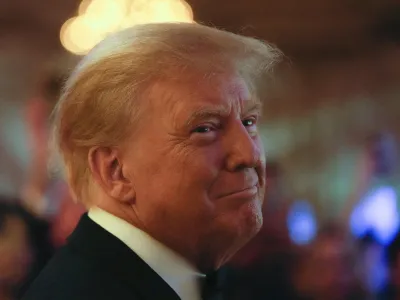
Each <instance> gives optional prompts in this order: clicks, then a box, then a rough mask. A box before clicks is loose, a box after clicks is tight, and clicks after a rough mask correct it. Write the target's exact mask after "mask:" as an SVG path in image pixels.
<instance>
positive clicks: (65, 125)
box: [52, 23, 283, 205]
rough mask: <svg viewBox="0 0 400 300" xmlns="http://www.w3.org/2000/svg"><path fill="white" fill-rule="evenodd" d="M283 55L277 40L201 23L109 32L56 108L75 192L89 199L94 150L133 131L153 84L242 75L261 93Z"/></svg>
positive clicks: (56, 130)
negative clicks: (275, 43)
mask: <svg viewBox="0 0 400 300" xmlns="http://www.w3.org/2000/svg"><path fill="white" fill-rule="evenodd" d="M282 58H283V56H282V54H281V52H280V51H279V50H278V49H277V48H275V47H274V46H271V45H269V44H266V43H263V42H260V41H258V40H256V39H253V38H248V37H243V36H239V35H236V34H233V33H229V32H226V31H222V30H218V29H215V28H211V27H207V26H203V25H199V24H189V23H166V24H145V25H138V26H135V27H131V28H128V29H125V30H123V31H120V32H118V33H115V34H112V35H111V36H109V37H108V38H106V39H105V40H104V41H102V42H101V43H100V44H99V45H97V46H96V47H95V48H94V49H93V50H92V51H91V52H90V53H89V54H88V55H87V56H86V57H84V58H83V60H82V61H81V62H80V63H79V64H78V66H77V67H76V69H75V70H74V72H73V73H72V74H71V76H70V78H69V79H68V80H67V82H66V85H65V87H64V89H63V91H62V94H61V97H60V100H59V102H58V104H57V105H56V108H55V110H54V112H53V135H52V145H53V147H54V150H55V153H56V155H57V154H59V155H60V158H61V161H62V164H63V166H64V169H65V171H66V175H67V180H68V182H69V185H70V188H71V190H72V192H73V195H74V198H75V199H79V201H81V202H83V203H84V204H86V205H89V203H87V201H88V199H89V198H90V197H89V195H88V194H90V193H89V190H90V187H91V184H92V183H91V174H90V170H89V167H88V152H89V149H91V148H93V147H118V146H119V145H121V143H122V142H123V141H124V140H125V139H126V138H127V137H130V136H132V134H133V133H134V130H135V128H137V126H136V125H137V121H138V119H139V118H140V115H141V114H142V113H143V111H144V108H145V106H146V105H145V104H146V102H148V101H149V93H150V92H151V88H152V86H153V85H154V84H155V83H157V82H160V81H177V82H182V80H183V81H186V82H188V80H191V79H194V78H196V80H210V78H212V77H213V75H216V74H226V73H228V74H238V75H239V76H240V77H242V78H243V79H244V80H245V82H246V84H247V85H248V87H249V89H250V91H251V92H252V93H253V94H256V95H257V96H258V97H259V98H262V96H261V95H260V92H261V90H262V89H264V88H265V85H266V84H267V83H268V82H270V81H271V79H272V78H273V70H274V69H275V67H276V66H277V65H278V63H279V62H281V61H283V60H282Z"/></svg>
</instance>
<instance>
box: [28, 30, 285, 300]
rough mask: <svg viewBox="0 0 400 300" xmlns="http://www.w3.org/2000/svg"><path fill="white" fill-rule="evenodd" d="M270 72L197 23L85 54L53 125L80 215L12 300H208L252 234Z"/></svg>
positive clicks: (257, 52)
mask: <svg viewBox="0 0 400 300" xmlns="http://www.w3.org/2000/svg"><path fill="white" fill-rule="evenodd" d="M280 62H282V54H281V52H280V51H279V50H278V49H276V48H275V47H273V46H271V45H268V44H265V43H262V42H260V41H257V40H255V39H252V38H247V37H242V36H239V35H235V34H232V33H228V32H224V31H220V30H217V29H214V28H210V27H206V26H202V25H199V24H183V23H175V24H173V23H170V24H146V25H140V26H135V27H132V28H129V29H126V30H124V31H121V32H119V33H115V34H112V35H110V36H109V37H108V38H106V39H105V40H104V41H103V42H101V43H100V44H99V45H98V46H97V47H95V48H94V49H93V50H92V51H91V52H90V53H89V54H88V55H87V56H86V57H85V58H84V59H83V60H82V62H81V63H80V64H79V65H78V66H77V68H76V69H75V71H74V72H73V73H72V75H71V77H70V79H69V80H68V82H67V84H66V88H65V90H64V93H63V95H62V97H61V100H60V101H59V103H58V105H57V107H56V111H55V119H54V121H55V123H54V125H55V127H54V137H55V143H56V145H57V146H58V149H59V150H60V154H61V157H62V159H63V162H64V165H65V168H66V174H67V178H68V182H69V184H70V187H71V189H72V191H73V192H74V193H73V194H74V198H75V199H76V200H77V201H79V202H80V203H83V204H84V205H85V206H86V207H87V208H88V210H89V212H88V214H84V215H83V217H82V218H81V220H80V222H79V224H78V226H77V228H76V229H75V230H74V232H73V233H72V236H71V237H70V238H69V240H68V243H67V244H66V246H64V247H62V249H61V250H60V251H59V252H58V254H56V255H55V256H54V257H53V259H52V260H51V262H50V263H49V264H48V266H47V267H46V268H45V270H44V271H43V272H42V274H41V275H40V276H39V277H38V278H37V279H36V281H35V282H34V283H33V285H32V286H31V288H30V290H29V291H28V293H27V294H26V295H25V296H24V298H23V299H24V300H37V299H41V300H46V299H47V300H50V299H51V300H52V299H57V300H63V299H65V300H67V299H68V300H70V299H76V300H79V299H82V300H83V299H84V300H90V299H96V300H102V299H104V300H105V299H107V300H109V299H110V298H115V299H132V300H133V299H168V300H179V299H181V300H198V299H203V300H206V299H207V300H208V299H219V296H220V286H219V285H218V274H216V272H217V270H218V269H220V268H221V266H222V265H224V264H225V263H226V262H227V261H228V260H229V259H230V258H231V257H232V256H233V255H234V253H236V252H237V251H238V250H239V249H240V248H241V247H242V246H243V245H244V244H246V243H247V242H248V241H249V240H250V239H251V238H252V237H253V236H254V235H255V234H256V233H257V232H258V231H259V230H260V228H261V225H262V203H263V200H264V188H265V157H264V151H263V147H262V142H261V138H260V136H259V133H258V130H257V122H258V121H259V118H260V114H261V103H262V101H265V100H267V99H269V96H270V93H271V92H272V90H273V89H274V88H275V87H276V86H275V80H273V79H277V76H278V75H277V74H276V72H275V71H276V70H277V67H278V64H280ZM271 83H272V84H271Z"/></svg>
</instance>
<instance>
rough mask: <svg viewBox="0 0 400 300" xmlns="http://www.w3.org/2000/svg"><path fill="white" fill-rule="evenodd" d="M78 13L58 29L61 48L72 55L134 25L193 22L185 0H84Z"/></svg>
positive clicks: (83, 52) (82, 51) (85, 50)
mask: <svg viewBox="0 0 400 300" xmlns="http://www.w3.org/2000/svg"><path fill="white" fill-rule="evenodd" d="M78 14H79V16H78V17H75V18H72V19H70V20H68V21H66V22H65V23H64V25H63V26H62V28H61V32H60V38H61V43H62V45H63V46H64V48H65V49H67V50H68V51H70V52H73V53H75V54H85V53H87V52H88V51H89V50H90V49H91V48H93V47H94V46H95V45H96V44H97V43H98V42H99V41H100V40H101V39H103V38H104V37H105V36H106V35H107V34H109V33H111V32H114V31H117V30H120V29H124V28H127V27H130V26H133V25H136V24H143V23H160V22H193V12H192V9H191V7H190V5H189V4H188V3H187V2H186V1H184V0H83V1H82V3H81V5H80V6H79V11H78Z"/></svg>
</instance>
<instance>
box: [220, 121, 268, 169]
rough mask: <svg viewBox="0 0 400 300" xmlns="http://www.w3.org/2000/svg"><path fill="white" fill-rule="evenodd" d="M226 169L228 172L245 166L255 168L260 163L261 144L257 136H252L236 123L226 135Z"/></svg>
mask: <svg viewBox="0 0 400 300" xmlns="http://www.w3.org/2000/svg"><path fill="white" fill-rule="evenodd" d="M226 147H227V156H226V169H227V170H228V171H230V172H235V171H240V170H243V169H247V168H256V167H259V166H260V164H262V160H263V158H262V155H263V150H262V144H261V141H260V139H259V137H258V135H257V136H252V135H250V133H249V132H248V131H247V129H246V128H245V127H244V126H243V125H242V124H240V125H239V124H238V126H236V128H232V130H231V132H230V133H229V134H228V135H227V136H226Z"/></svg>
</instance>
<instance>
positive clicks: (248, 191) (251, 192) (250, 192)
mask: <svg viewBox="0 0 400 300" xmlns="http://www.w3.org/2000/svg"><path fill="white" fill-rule="evenodd" d="M257 194H258V184H255V185H253V186H251V187H248V188H245V189H242V190H238V191H233V192H229V193H226V194H223V195H221V196H219V198H225V197H244V198H248V197H253V196H255V195H257Z"/></svg>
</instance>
